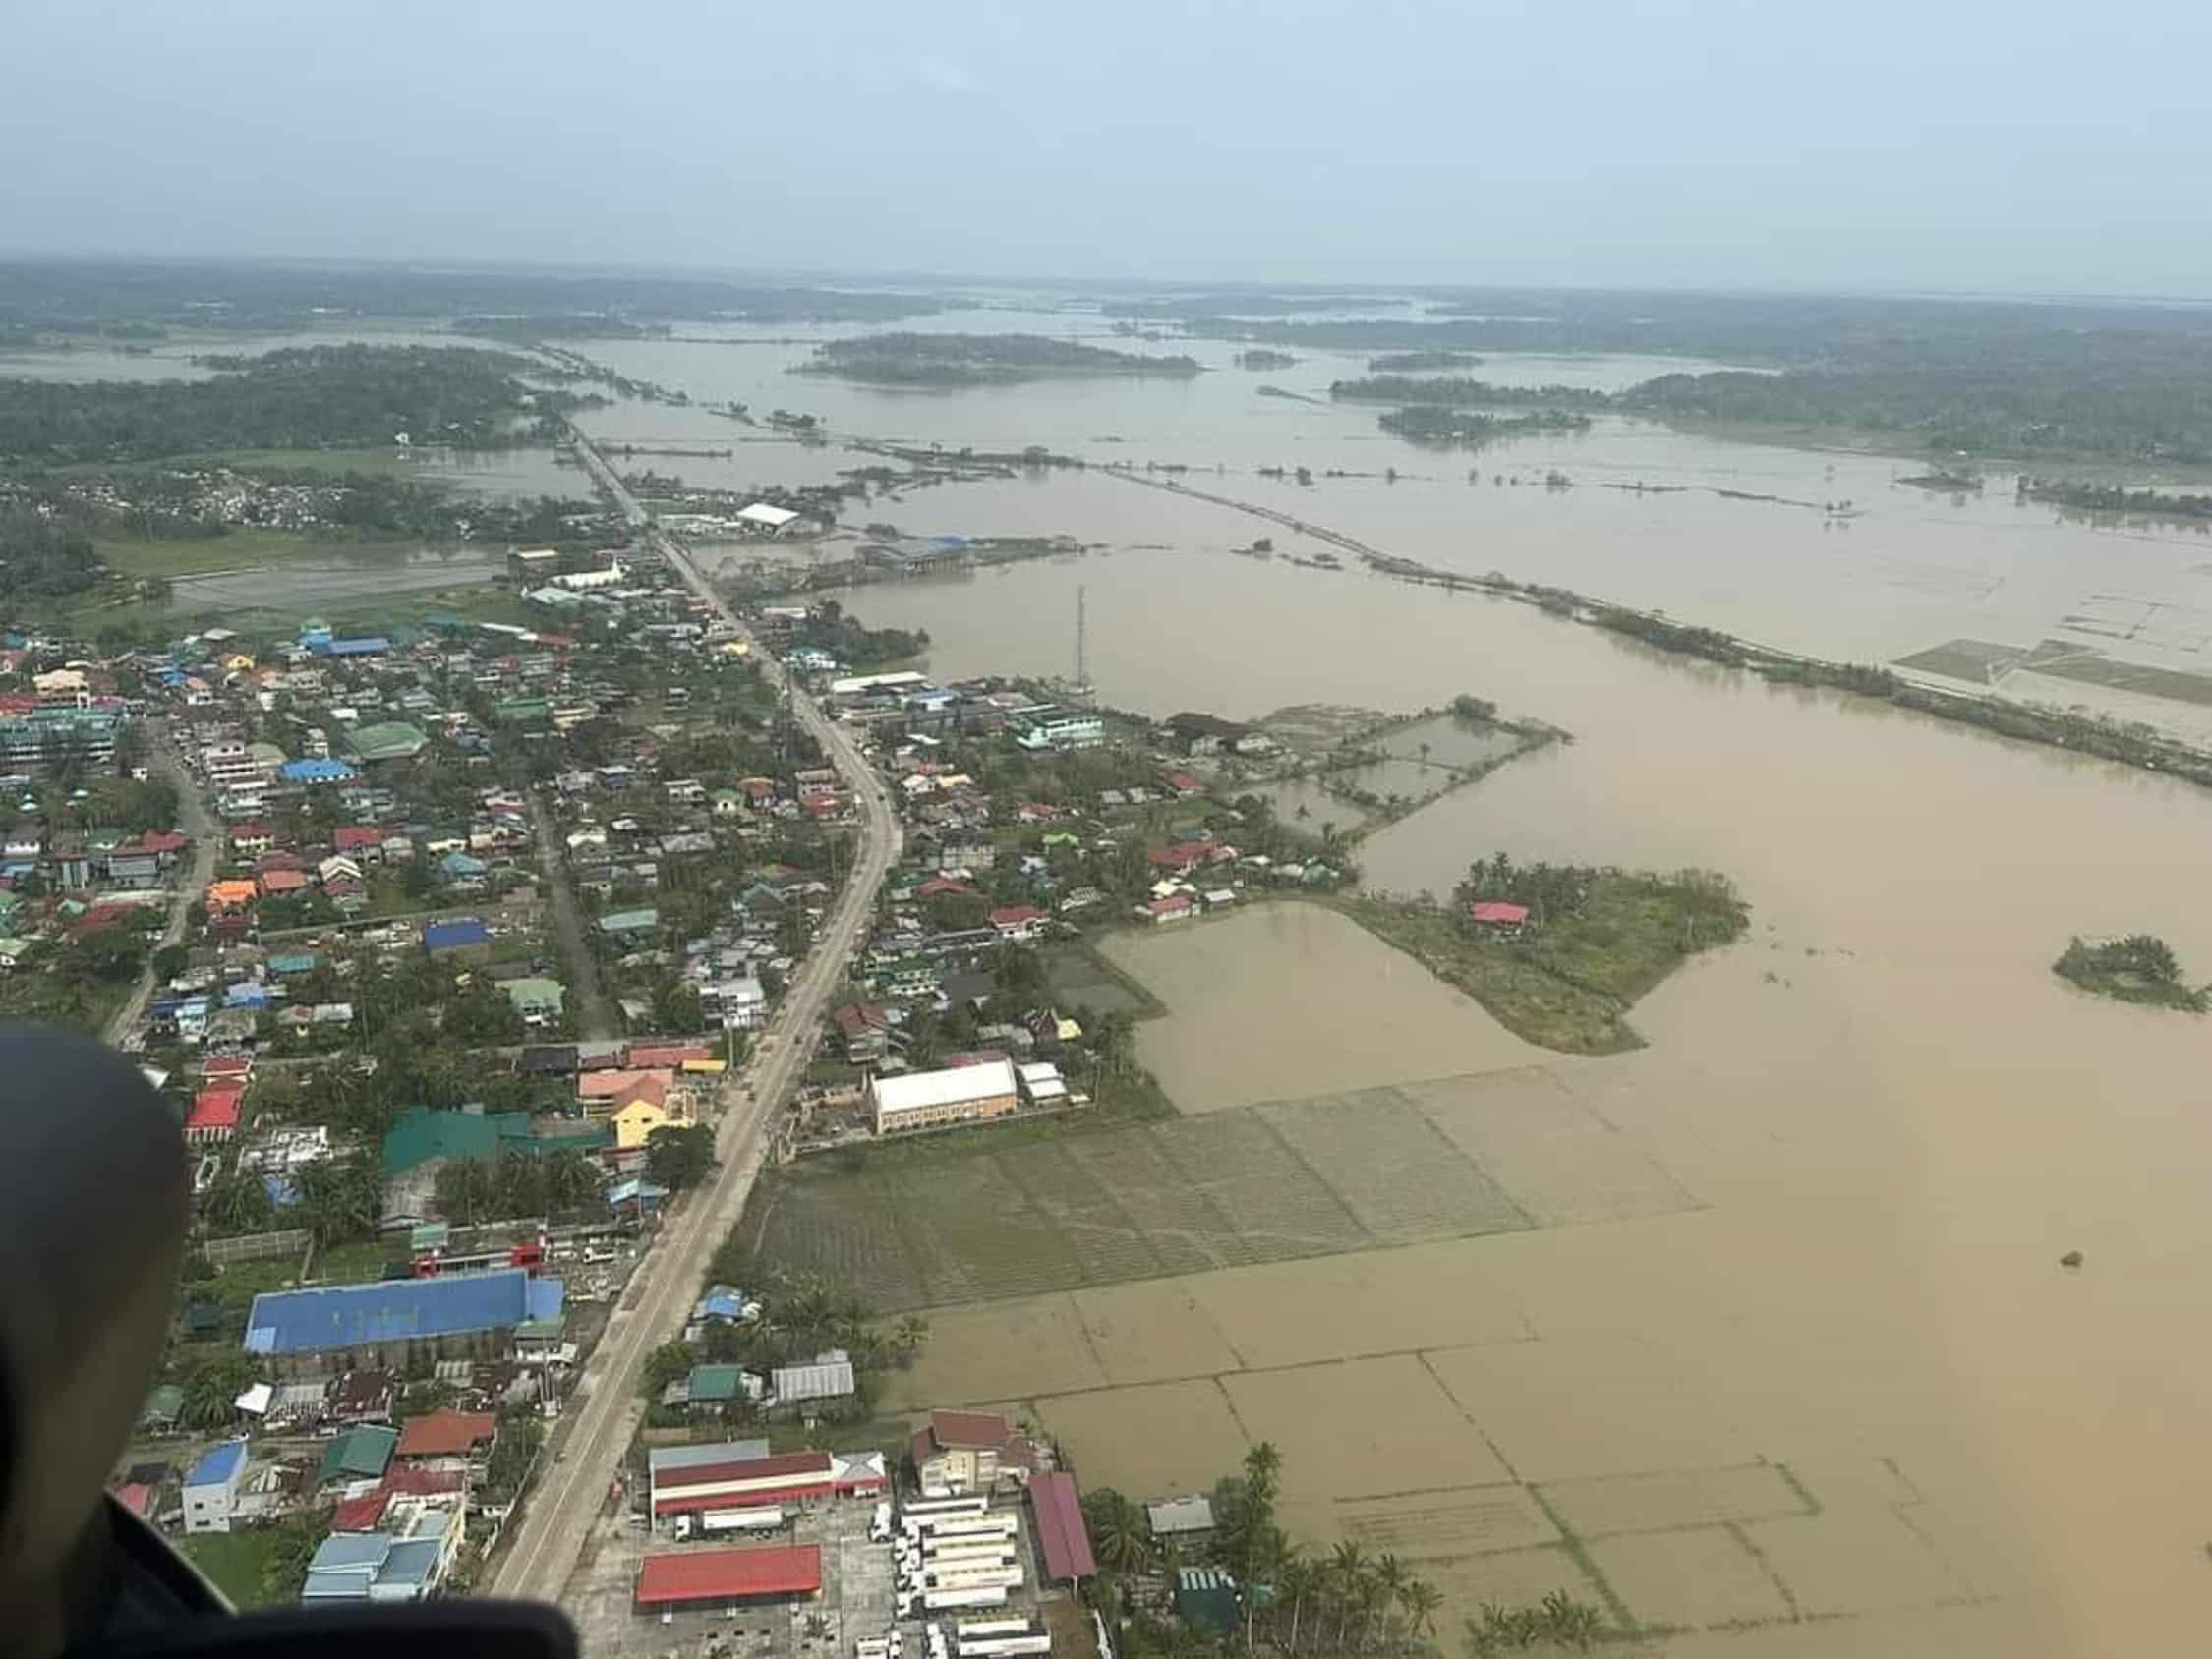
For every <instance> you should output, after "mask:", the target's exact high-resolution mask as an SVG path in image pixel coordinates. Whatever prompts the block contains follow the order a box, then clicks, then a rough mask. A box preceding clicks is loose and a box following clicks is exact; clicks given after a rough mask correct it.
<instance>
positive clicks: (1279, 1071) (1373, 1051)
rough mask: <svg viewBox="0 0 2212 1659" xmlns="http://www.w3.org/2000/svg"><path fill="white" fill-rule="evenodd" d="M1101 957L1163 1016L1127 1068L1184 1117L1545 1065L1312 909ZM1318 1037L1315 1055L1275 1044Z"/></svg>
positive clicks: (1254, 913) (1129, 946)
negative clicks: (1153, 1079)
mask: <svg viewBox="0 0 2212 1659" xmlns="http://www.w3.org/2000/svg"><path fill="white" fill-rule="evenodd" d="M1105 954H1106V958H1107V960H1108V961H1110V962H1112V963H1113V964H1114V965H1115V966H1116V967H1118V968H1121V969H1124V970H1125V971H1127V972H1129V973H1132V974H1135V976H1136V977H1137V978H1138V979H1139V980H1142V981H1143V982H1144V984H1145V986H1146V988H1147V989H1149V990H1150V991H1151V992H1152V994H1153V995H1154V996H1156V997H1158V998H1159V999H1160V1001H1163V1002H1165V1003H1167V1004H1168V1006H1169V1007H1171V1008H1173V1009H1174V1010H1175V1015H1176V1017H1174V1018H1172V1019H1163V1020H1152V1021H1148V1022H1146V1023H1145V1024H1144V1025H1142V1026H1140V1027H1138V1030H1137V1039H1136V1053H1137V1058H1138V1059H1139V1060H1140V1061H1141V1062H1142V1063H1143V1064H1144V1065H1145V1066H1146V1067H1148V1068H1149V1069H1150V1070H1152V1071H1153V1072H1155V1073H1156V1074H1157V1075H1158V1076H1159V1079H1160V1081H1161V1083H1162V1085H1163V1086H1164V1087H1165V1088H1166V1089H1167V1091H1168V1093H1169V1095H1170V1096H1172V1097H1173V1098H1174V1100H1175V1101H1176V1103H1177V1104H1178V1105H1179V1106H1181V1107H1182V1109H1183V1110H1184V1111H1186V1112H1210V1111H1216V1110H1219V1109H1220V1108H1223V1107H1231V1106H1249V1105H1251V1104H1252V1102H1254V1101H1263V1100H1283V1099H1290V1098H1294V1097H1299V1096H1307V1095H1320V1094H1327V1093H1330V1092H1332V1091H1336V1090H1341V1089H1362V1088H1367V1087H1368V1086H1370V1085H1374V1084H1381V1083H1403V1082H1410V1081H1413V1080H1416V1079H1419V1078H1425V1077H1440V1076H1443V1075H1445V1074H1446V1073H1449V1072H1457V1071H1481V1070H1490V1069H1494V1068H1496V1067H1499V1066H1506V1065H1519V1064H1526V1063H1528V1062H1529V1061H1530V1060H1532V1059H1541V1058H1543V1050H1541V1049H1533V1048H1531V1047H1530V1046H1529V1045H1528V1044H1526V1043H1524V1042H1522V1041H1521V1039H1520V1038H1518V1037H1515V1036H1514V1035H1513V1034H1512V1033H1511V1032H1509V1031H1507V1030H1506V1029H1505V1028H1504V1027H1503V1026H1501V1025H1499V1024H1498V1023H1497V1022H1496V1021H1495V1020H1493V1019H1491V1018H1490V1016H1489V1015H1487V1014H1485V1013H1484V1011H1483V1010H1482V1009H1481V1008H1480V1007H1478V1006H1477V1005H1476V1004H1475V1003H1474V1002H1473V1001H1470V1000H1469V999H1468V998H1467V997H1465V996H1463V995H1462V994H1461V993H1459V992H1457V991H1454V990H1452V989H1451V988H1450V987H1449V986H1446V985H1444V984H1443V983H1441V982H1440V981H1438V980H1437V979H1436V978H1435V977H1434V976H1433V975H1431V974H1430V973H1428V971H1427V970H1426V969H1425V968H1423V967H1422V966H1421V965H1420V964H1419V963H1417V962H1415V961H1414V960H1413V959H1412V958H1410V957H1408V956H1404V955H1401V954H1400V953H1399V952H1397V951H1395V950H1393V949H1391V948H1390V947H1389V946H1388V945H1386V944H1382V943H1381V942H1380V941H1378V940H1376V939H1375V938H1374V937H1373V936H1372V935H1370V934H1368V933H1367V932H1366V931H1365V930H1364V929H1362V928H1360V927H1359V926H1358V925H1357V924H1355V923H1352V922H1348V921H1346V920H1345V919H1344V918H1343V917H1342V916H1339V915H1337V914H1336V913H1335V912H1333V911H1329V910H1323V909H1321V908H1319V907H1318V906H1316V905H1310V904H1264V903H1263V904H1257V905H1254V906H1253V907H1252V909H1250V910H1248V911H1246V912H1244V913H1243V914H1241V915H1235V916H1225V917H1218V918H1211V917H1209V918H1207V919H1206V920H1205V921H1204V923H1203V924H1202V925H1200V924H1193V923H1181V924H1174V925H1171V926H1169V927H1168V928H1165V929H1159V928H1154V929H1150V930H1147V931H1145V932H1141V933H1121V934H1116V935H1114V936H1113V937H1112V938H1110V939H1109V940H1108V941H1107V942H1106V945H1105ZM1300 1031H1310V1032H1325V1033H1327V1037H1328V1040H1327V1041H1326V1042H1325V1043H1310V1042H1302V1041H1298V1040H1295V1039H1293V1040H1289V1041H1286V1038H1291V1036H1292V1034H1293V1033H1296V1032H1300Z"/></svg>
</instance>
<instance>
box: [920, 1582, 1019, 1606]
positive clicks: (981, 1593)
mask: <svg viewBox="0 0 2212 1659" xmlns="http://www.w3.org/2000/svg"><path fill="white" fill-rule="evenodd" d="M1006 1601H1007V1592H1006V1586H1005V1585H1003V1584H996V1585H991V1586H988V1587H986V1588H980V1589H972V1590H931V1591H929V1592H928V1593H927V1594H925V1595H924V1596H923V1597H922V1606H923V1607H925V1608H926V1609H928V1610H929V1611H930V1612H932V1613H949V1612H951V1611H952V1610H953V1609H955V1608H959V1607H1004V1606H1005V1605H1006Z"/></svg>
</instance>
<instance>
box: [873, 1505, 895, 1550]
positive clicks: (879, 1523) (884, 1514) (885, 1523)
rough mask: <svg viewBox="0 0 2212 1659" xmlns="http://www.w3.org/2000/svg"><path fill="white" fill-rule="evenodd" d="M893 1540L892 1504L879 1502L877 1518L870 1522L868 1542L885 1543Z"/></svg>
mask: <svg viewBox="0 0 2212 1659" xmlns="http://www.w3.org/2000/svg"><path fill="white" fill-rule="evenodd" d="M890 1541H891V1506H890V1505H889V1504H878V1505H877V1506H876V1514H875V1518H874V1519H873V1520H871V1521H869V1522H868V1542H869V1543H871V1544H884V1543H889V1542H890Z"/></svg>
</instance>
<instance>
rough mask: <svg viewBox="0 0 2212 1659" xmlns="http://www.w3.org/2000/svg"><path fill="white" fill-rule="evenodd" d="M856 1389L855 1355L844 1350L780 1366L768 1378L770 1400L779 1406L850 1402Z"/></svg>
mask: <svg viewBox="0 0 2212 1659" xmlns="http://www.w3.org/2000/svg"><path fill="white" fill-rule="evenodd" d="M854 1386H855V1385H854V1382H853V1376H852V1355H851V1354H849V1353H847V1352H846V1351H845V1350H844V1348H832V1349H830V1350H829V1352H827V1353H818V1354H816V1355H815V1356H814V1357H813V1358H812V1359H808V1360H802V1361H800V1362H798V1363H796V1364H792V1365H779V1366H777V1367H776V1368H775V1369H774V1370H773V1371H771V1372H769V1374H768V1393H769V1397H770V1399H771V1400H772V1401H773V1402H774V1403H775V1404H777V1405H779V1406H786V1405H804V1404H807V1403H809V1402H813V1401H817V1400H850V1399H851V1398H852V1395H853V1390H854Z"/></svg>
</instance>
